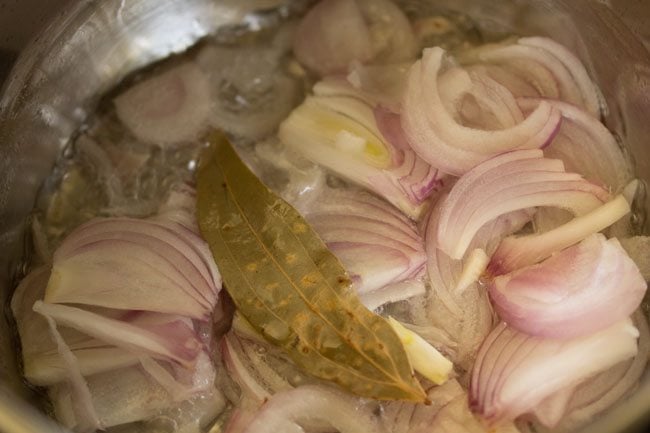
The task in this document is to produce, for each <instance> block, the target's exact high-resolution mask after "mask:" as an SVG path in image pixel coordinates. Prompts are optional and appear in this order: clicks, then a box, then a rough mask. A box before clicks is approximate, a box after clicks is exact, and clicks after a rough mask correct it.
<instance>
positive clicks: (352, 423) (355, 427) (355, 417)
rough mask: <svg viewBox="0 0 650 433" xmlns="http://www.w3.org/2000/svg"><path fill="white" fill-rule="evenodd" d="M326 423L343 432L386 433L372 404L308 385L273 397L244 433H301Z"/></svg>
mask: <svg viewBox="0 0 650 433" xmlns="http://www.w3.org/2000/svg"><path fill="white" fill-rule="evenodd" d="M314 423H318V425H322V423H326V424H327V425H329V426H331V427H332V428H333V429H335V430H336V431H338V432H340V433H359V432H362V431H363V432H367V433H384V432H386V430H385V429H384V427H383V426H382V425H381V423H380V420H379V418H378V417H377V416H376V415H375V414H374V411H373V405H372V404H371V403H370V402H366V401H364V400H362V399H359V398H357V397H354V396H352V395H350V394H347V393H345V392H343V391H339V390H338V389H334V388H329V387H325V386H317V385H305V386H300V387H298V388H295V389H292V390H290V391H284V392H279V393H277V394H275V395H274V396H273V397H271V398H270V399H269V400H268V401H267V402H266V403H265V404H264V406H262V408H261V410H259V411H258V412H257V414H256V415H255V417H254V418H253V419H252V421H251V423H250V424H249V425H248V427H247V428H246V429H245V430H244V432H245V433H277V432H286V433H290V432H291V433H299V432H304V429H303V428H302V426H305V427H308V426H310V425H313V424H314Z"/></svg>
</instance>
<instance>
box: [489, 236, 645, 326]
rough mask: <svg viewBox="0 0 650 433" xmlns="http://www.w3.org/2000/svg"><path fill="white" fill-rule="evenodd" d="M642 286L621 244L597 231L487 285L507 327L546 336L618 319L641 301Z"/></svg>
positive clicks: (611, 323) (601, 324)
mask: <svg viewBox="0 0 650 433" xmlns="http://www.w3.org/2000/svg"><path fill="white" fill-rule="evenodd" d="M646 288H647V284H646V282H645V280H644V279H643V277H642V275H641V273H640V272H639V270H638V268H637V267H636V265H635V264H634V262H633V261H632V260H631V259H630V258H629V257H628V255H627V254H626V253H625V250H623V248H622V247H621V245H620V243H619V242H618V241H617V240H616V239H610V240H607V239H606V238H605V236H603V235H601V234H594V235H591V236H590V237H588V238H586V239H585V240H584V241H582V242H581V243H579V244H577V245H574V246H572V247H570V248H567V249H565V250H564V251H561V252H559V253H557V254H555V255H553V256H552V257H550V258H549V259H547V260H545V261H543V262H542V263H540V264H538V265H533V266H529V267H526V268H523V269H520V270H518V271H515V272H513V273H510V274H507V275H503V276H500V277H497V278H495V279H494V280H493V281H492V283H491V284H490V286H489V290H490V297H491V298H492V302H493V305H494V307H495V309H496V311H497V313H498V314H499V316H500V317H501V319H503V320H504V321H506V322H507V323H508V325H509V326H511V327H512V328H514V329H517V330H519V331H521V332H524V333H527V334H530V335H537V336H541V337H550V338H573V337H579V336H582V335H587V334H591V333H593V332H596V331H600V330H602V329H604V328H606V327H608V326H611V325H613V324H614V323H616V322H618V321H620V320H623V319H624V318H626V317H628V316H629V315H630V314H632V312H634V311H635V310H636V309H637V307H638V306H639V305H640V303H641V300H642V299H643V296H644V295H645V292H646Z"/></svg>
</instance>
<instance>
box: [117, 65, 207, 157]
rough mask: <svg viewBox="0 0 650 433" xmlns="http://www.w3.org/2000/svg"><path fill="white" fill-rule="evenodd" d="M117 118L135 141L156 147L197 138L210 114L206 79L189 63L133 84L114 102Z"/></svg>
mask: <svg viewBox="0 0 650 433" xmlns="http://www.w3.org/2000/svg"><path fill="white" fill-rule="evenodd" d="M115 108H116V110H117V115H118V117H119V118H120V120H121V121H122V123H124V125H125V126H126V127H127V128H128V129H129V130H130V131H131V133H133V135H135V136H136V138H138V139H140V140H142V141H144V142H147V143H153V144H158V145H160V146H165V145H170V144H176V143H181V142H184V141H190V140H193V139H196V138H198V136H199V134H200V133H202V132H203V130H204V129H205V127H206V126H207V121H208V114H209V113H210V99H209V86H208V80H207V78H206V76H205V75H204V74H203V73H202V72H201V70H200V69H199V68H198V67H197V66H196V65H195V64H194V63H191V62H187V63H184V64H182V65H180V66H177V67H175V68H173V69H170V70H168V71H166V72H163V73H161V74H159V75H157V76H155V77H153V78H150V79H148V80H146V81H143V82H141V83H138V84H136V85H135V86H133V87H131V88H130V89H128V90H127V91H126V92H124V93H122V94H121V95H119V96H117V97H116V98H115Z"/></svg>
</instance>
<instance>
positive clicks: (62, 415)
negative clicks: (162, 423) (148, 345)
mask: <svg viewBox="0 0 650 433" xmlns="http://www.w3.org/2000/svg"><path fill="white" fill-rule="evenodd" d="M87 380H88V387H89V389H90V393H91V394H92V396H93V403H94V406H95V408H96V411H97V415H98V418H99V420H100V422H101V423H102V425H103V426H105V427H111V426H115V425H120V424H126V423H130V422H135V421H140V420H143V419H148V418H151V417H153V416H154V415H156V414H157V413H158V412H159V411H160V410H162V409H163V408H165V407H169V406H170V405H172V404H173V399H172V397H171V396H170V395H169V393H167V391H165V389H164V388H162V387H161V386H160V385H158V384H157V383H156V382H154V381H152V380H151V378H150V377H149V375H148V374H147V373H145V372H144V371H142V370H141V369H140V368H139V367H129V368H123V369H119V370H114V371H110V372H106V373H101V374H97V375H93V376H90V377H89V378H88V379H87ZM50 396H51V397H52V401H53V403H54V410H55V413H56V416H57V419H58V420H59V421H62V422H63V424H64V425H67V426H68V427H74V426H75V424H76V429H78V430H79V431H81V430H80V428H79V427H80V425H79V424H78V421H77V420H76V418H77V416H78V415H77V414H76V413H75V412H74V411H73V410H72V408H71V407H70V404H71V401H70V392H69V390H68V388H67V387H66V386H64V385H60V386H57V387H55V388H53V389H52V391H51V392H50ZM127 399H128V400H127ZM126 401H128V404H125V402H126Z"/></svg>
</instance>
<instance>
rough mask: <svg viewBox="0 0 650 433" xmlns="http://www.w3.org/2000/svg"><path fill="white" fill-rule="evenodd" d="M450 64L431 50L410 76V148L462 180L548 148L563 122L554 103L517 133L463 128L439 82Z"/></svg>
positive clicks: (405, 117) (406, 120)
mask: <svg viewBox="0 0 650 433" xmlns="http://www.w3.org/2000/svg"><path fill="white" fill-rule="evenodd" d="M448 62H450V59H448V58H447V57H446V56H445V51H444V50H442V49H441V48H437V47H436V48H429V49H426V50H425V51H424V54H423V57H422V60H419V61H417V62H416V63H415V64H414V65H413V66H412V67H411V71H410V73H409V79H408V83H407V86H406V93H405V98H404V107H403V110H402V122H403V126H404V131H405V132H406V136H407V138H408V140H409V143H410V144H411V146H412V147H413V149H414V150H415V152H416V153H417V154H418V155H420V157H421V158H423V159H424V160H425V161H427V162H428V163H430V164H431V165H432V166H434V167H436V168H439V169H440V170H442V171H443V172H445V173H449V174H453V175H462V174H463V173H465V172H467V171H469V170H471V169H472V168H473V167H474V166H476V165H478V164H480V163H481V162H484V161H486V160H487V159H489V158H490V157H493V156H495V155H498V154H500V153H503V152H507V151H511V150H515V149H532V148H539V147H544V146H545V145H547V144H548V143H549V142H550V140H551V139H552V137H553V136H554V134H555V133H556V132H557V130H558V128H559V125H560V120H561V116H560V113H559V111H558V110H557V109H555V108H553V107H552V106H551V105H550V104H543V103H540V104H539V106H538V107H537V109H536V110H535V111H533V112H532V113H531V114H530V115H529V116H528V117H527V118H526V119H525V120H524V121H523V122H521V123H518V124H517V125H516V126H513V127H511V128H506V129H500V130H496V131H488V130H480V129H474V128H469V127H466V126H463V125H462V124H459V123H458V122H457V121H456V120H455V119H454V118H453V117H452V115H451V114H450V113H449V112H448V110H447V109H446V107H445V105H444V103H443V100H442V99H441V93H440V91H441V87H440V86H439V83H438V80H439V75H440V74H441V73H442V72H443V70H444V67H445V63H448ZM462 75H463V74H462V73H461V78H462ZM467 80H469V81H471V80H470V79H469V77H467Z"/></svg>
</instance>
